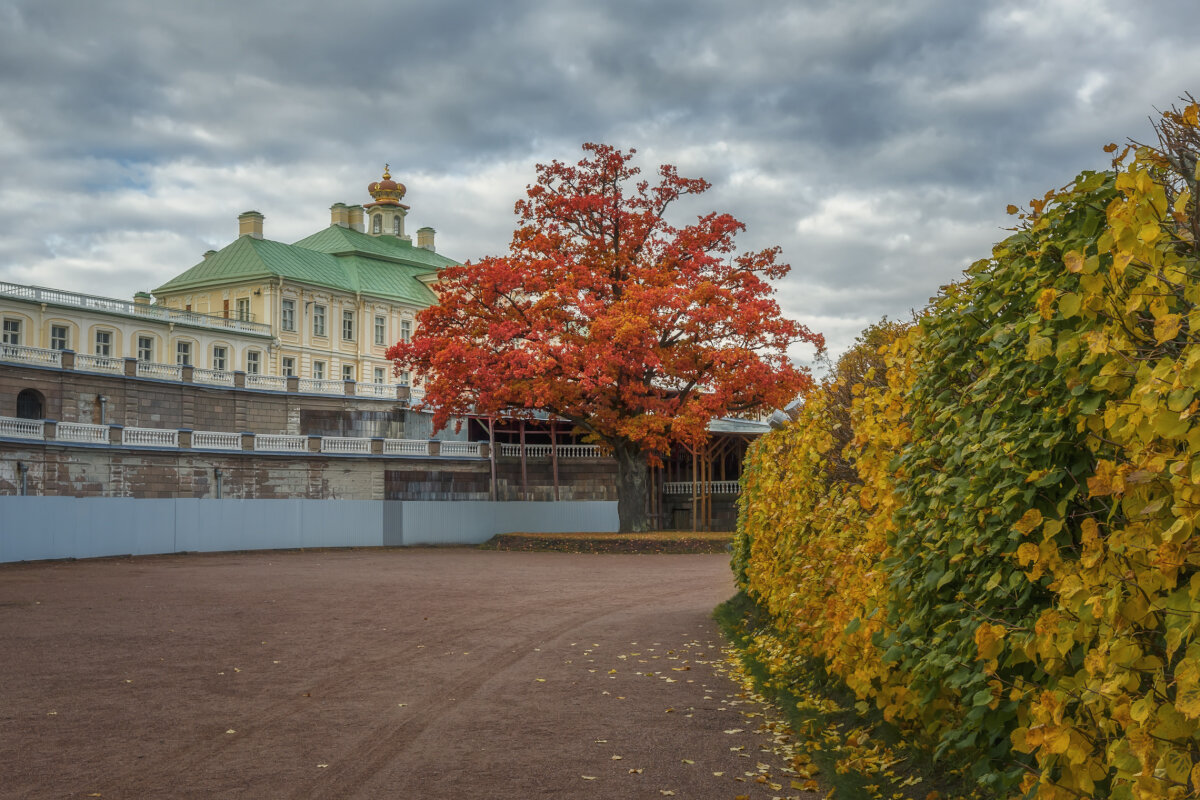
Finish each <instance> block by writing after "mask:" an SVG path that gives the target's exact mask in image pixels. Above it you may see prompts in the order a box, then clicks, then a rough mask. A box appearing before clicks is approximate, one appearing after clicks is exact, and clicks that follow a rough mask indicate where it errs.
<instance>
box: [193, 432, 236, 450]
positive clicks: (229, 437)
mask: <svg viewBox="0 0 1200 800" xmlns="http://www.w3.org/2000/svg"><path fill="white" fill-rule="evenodd" d="M192 447H193V448H195V449H197V450H241V449H242V435H241V434H240V433H226V432H225V431H192Z"/></svg>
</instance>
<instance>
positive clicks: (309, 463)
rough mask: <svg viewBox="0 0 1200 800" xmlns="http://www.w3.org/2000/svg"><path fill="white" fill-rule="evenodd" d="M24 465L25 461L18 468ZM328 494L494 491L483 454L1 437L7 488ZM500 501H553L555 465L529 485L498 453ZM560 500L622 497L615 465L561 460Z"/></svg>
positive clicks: (407, 496)
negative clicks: (220, 448) (178, 446)
mask: <svg viewBox="0 0 1200 800" xmlns="http://www.w3.org/2000/svg"><path fill="white" fill-rule="evenodd" d="M18 464H20V465H21V468H20V469H19V468H18ZM218 470H219V471H220V482H221V496H222V497H224V498H254V499H281V498H289V497H290V498H309V499H330V500H487V499H489V495H490V483H491V465H490V463H489V462H488V461H486V460H484V459H452V458H421V457H404V456H398V457H387V456H335V455H329V454H323V453H310V454H300V453H296V454H273V453H261V452H253V451H247V452H244V453H236V452H197V451H189V450H175V449H170V450H162V451H157V450H151V449H135V448H129V447H123V446H103V445H97V446H89V445H60V444H54V443H41V442H20V441H0V495H10V494H19V493H20V491H21V479H22V473H24V476H25V489H26V491H27V493H28V494H31V495H49V496H73V497H144V498H145V497H216V496H217V472H218ZM496 486H497V499H499V500H522V499H527V500H552V499H554V490H553V479H552V475H551V472H550V467H549V465H548V464H535V462H530V464H529V469H528V482H527V491H525V492H522V483H521V472H520V462H519V460H517V459H509V458H505V459H499V460H498V462H497V472H496ZM559 498H560V499H562V500H615V499H616V481H615V467H614V465H612V463H611V462H605V461H597V460H579V461H567V460H565V459H564V460H563V461H560V463H559Z"/></svg>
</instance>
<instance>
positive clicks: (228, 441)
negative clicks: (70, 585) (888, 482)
mask: <svg viewBox="0 0 1200 800" xmlns="http://www.w3.org/2000/svg"><path fill="white" fill-rule="evenodd" d="M117 430H119V431H120V432H121V437H120V443H121V445H123V446H126V447H179V446H180V443H179V440H180V431H179V430H178V429H175V428H141V427H136V426H130V427H126V428H121V427H119V426H115V425H96V424H93V423H89V422H59V423H57V427H56V433H55V435H54V437H53V440H56V441H59V442H73V443H87V444H109V443H110V441H112V440H111V438H110V437H111V436H112V432H113V431H117ZM0 437H7V438H16V439H36V440H44V439H45V438H46V425H45V422H43V421H42V420H32V419H20V418H18V417H0ZM242 440H243V437H242V434H240V433H236V432H233V431H192V432H191V447H192V448H193V449H195V450H242V449H243V448H242ZM372 441H373V440H372V439H371V438H369V437H365V436H364V437H358V436H322V437H321V452H322V453H340V454H349V455H371V454H372V453H371V450H372ZM481 446H482V443H481V442H441V443H440V445H439V452H440V455H441V457H443V458H480V457H481V453H480V449H481ZM254 449H255V450H256V451H259V452H265V453H280V452H283V453H307V452H308V451H309V437H308V436H305V435H297V434H282V433H259V434H254ZM429 449H430V442H429V441H428V440H426V439H384V440H383V455H388V456H423V457H427V456H429ZM730 483H731V484H732V485H735V486H736V482H734V481H731V482H730ZM688 485H689V486H690V485H691V484H688Z"/></svg>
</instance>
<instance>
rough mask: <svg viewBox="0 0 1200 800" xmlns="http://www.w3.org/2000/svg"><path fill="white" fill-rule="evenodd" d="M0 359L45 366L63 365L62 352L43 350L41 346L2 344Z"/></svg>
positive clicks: (0, 345) (0, 346)
mask: <svg viewBox="0 0 1200 800" xmlns="http://www.w3.org/2000/svg"><path fill="white" fill-rule="evenodd" d="M0 361H21V362H23V363H25V364H37V365H39V366H43V367H61V366H62V353H61V352H60V351H58V350H43V349H42V348H40V347H25V346H24V345H19V344H0Z"/></svg>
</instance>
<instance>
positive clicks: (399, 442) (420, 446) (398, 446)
mask: <svg viewBox="0 0 1200 800" xmlns="http://www.w3.org/2000/svg"><path fill="white" fill-rule="evenodd" d="M383 452H384V454H386V455H389V456H423V455H428V453H429V443H428V442H426V441H425V440H424V439H384V440H383Z"/></svg>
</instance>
